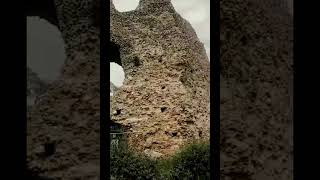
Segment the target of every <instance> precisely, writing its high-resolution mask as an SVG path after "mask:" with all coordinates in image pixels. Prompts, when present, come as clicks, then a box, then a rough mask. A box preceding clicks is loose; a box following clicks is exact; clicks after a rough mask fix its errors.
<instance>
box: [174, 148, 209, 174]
mask: <svg viewBox="0 0 320 180" xmlns="http://www.w3.org/2000/svg"><path fill="white" fill-rule="evenodd" d="M170 164H171V172H170V174H171V179H195V180H196V179H201V180H202V179H210V145H209V144H208V143H193V144H190V145H188V146H186V147H185V148H184V149H182V150H181V151H180V152H178V153H177V154H176V155H174V156H173V157H172V159H171V160H170Z"/></svg>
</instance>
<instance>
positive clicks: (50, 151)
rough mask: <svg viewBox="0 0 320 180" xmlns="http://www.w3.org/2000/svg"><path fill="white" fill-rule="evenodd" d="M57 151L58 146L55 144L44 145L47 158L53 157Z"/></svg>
mask: <svg viewBox="0 0 320 180" xmlns="http://www.w3.org/2000/svg"><path fill="white" fill-rule="evenodd" d="M55 151H56V145H55V143H54V142H47V143H45V144H44V154H45V156H47V157H48V156H51V155H53V154H54V153H55Z"/></svg>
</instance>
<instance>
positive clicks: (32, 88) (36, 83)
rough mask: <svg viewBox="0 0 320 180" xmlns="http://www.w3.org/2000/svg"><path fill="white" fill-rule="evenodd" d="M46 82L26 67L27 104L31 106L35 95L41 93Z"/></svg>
mask: <svg viewBox="0 0 320 180" xmlns="http://www.w3.org/2000/svg"><path fill="white" fill-rule="evenodd" d="M47 87H48V84H47V83H46V82H44V81H42V80H41V79H40V78H39V77H38V75H37V74H36V73H35V72H33V71H32V69H30V68H29V67H27V104H28V106H32V105H33V104H34V100H35V98H36V97H37V96H39V95H41V94H43V93H44V92H45V91H46V89H47Z"/></svg>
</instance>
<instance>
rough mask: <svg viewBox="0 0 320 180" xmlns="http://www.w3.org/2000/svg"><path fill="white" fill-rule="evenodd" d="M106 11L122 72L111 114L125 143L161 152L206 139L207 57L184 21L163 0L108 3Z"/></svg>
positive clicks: (208, 96)
mask: <svg viewBox="0 0 320 180" xmlns="http://www.w3.org/2000/svg"><path fill="white" fill-rule="evenodd" d="M110 12H111V14H110V17H111V29H110V34H111V40H110V41H111V43H112V44H114V45H115V46H118V47H119V49H118V51H119V52H120V58H121V60H120V62H121V63H119V64H120V65H122V67H123V69H124V72H125V80H124V84H123V86H121V87H120V88H119V90H118V91H117V92H116V93H115V94H114V96H113V97H112V102H111V109H112V114H111V119H112V120H113V121H115V122H117V123H119V124H121V125H122V126H124V127H125V128H126V129H127V130H128V132H130V133H129V134H128V144H129V147H131V148H133V149H135V150H137V151H140V152H145V153H146V154H149V155H151V156H156V157H166V156H168V155H171V154H173V153H174V152H176V151H177V150H179V149H180V148H181V147H182V146H183V145H185V144H187V143H190V142H192V141H194V140H197V139H207V140H208V139H209V128H210V122H209V114H210V108H209V99H210V92H209V85H210V77H209V72H210V69H209V68H210V63H209V60H208V57H207V55H206V52H205V48H204V45H203V44H202V43H201V42H200V41H199V39H198V38H197V35H196V33H195V31H194V30H193V28H192V27H191V25H190V23H189V22H187V21H186V20H185V19H183V18H182V17H181V16H180V15H179V14H178V13H177V12H176V11H175V10H174V8H173V5H172V4H171V2H170V1H169V0H141V1H140V3H139V6H138V7H137V9H136V10H134V11H130V12H118V11H117V10H116V9H115V8H114V6H113V4H111V11H110ZM109 60H110V61H114V62H117V61H119V60H117V59H109Z"/></svg>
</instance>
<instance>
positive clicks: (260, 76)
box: [220, 0, 293, 180]
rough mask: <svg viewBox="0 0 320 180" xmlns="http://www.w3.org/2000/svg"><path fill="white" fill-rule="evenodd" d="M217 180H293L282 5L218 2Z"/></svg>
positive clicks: (288, 31)
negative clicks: (219, 78)
mask: <svg viewBox="0 0 320 180" xmlns="http://www.w3.org/2000/svg"><path fill="white" fill-rule="evenodd" d="M220 3H221V11H220V14H221V23H222V26H221V49H220V50H221V59H220V62H221V101H220V103H221V123H220V124H221V128H220V130H221V141H220V144H221V146H220V150H221V151H220V152H221V154H220V155H221V179H222V180H233V179H237V180H242V179H243V180H244V179H245V180H289V179H293V177H292V176H293V174H292V170H293V167H292V159H293V154H292V151H293V144H292V95H293V94H292V76H293V69H292V67H293V21H292V16H291V15H290V13H291V12H292V11H290V10H291V9H288V8H287V7H288V6H287V4H286V1H260V0H222V1H221V2H220Z"/></svg>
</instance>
